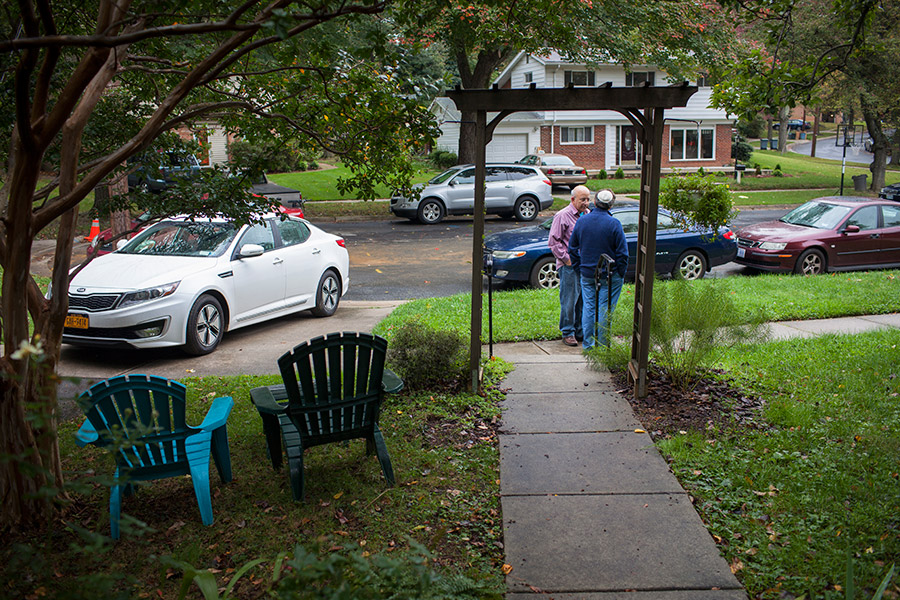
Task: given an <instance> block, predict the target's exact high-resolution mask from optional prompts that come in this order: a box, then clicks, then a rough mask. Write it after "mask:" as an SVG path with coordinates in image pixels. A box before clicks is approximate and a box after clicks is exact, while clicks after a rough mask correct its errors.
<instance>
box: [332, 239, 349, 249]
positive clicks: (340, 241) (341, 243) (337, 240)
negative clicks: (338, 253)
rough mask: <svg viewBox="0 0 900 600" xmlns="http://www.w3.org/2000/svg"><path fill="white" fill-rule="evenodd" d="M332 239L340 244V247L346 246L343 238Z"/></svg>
mask: <svg viewBox="0 0 900 600" xmlns="http://www.w3.org/2000/svg"><path fill="white" fill-rule="evenodd" d="M334 241H335V242H337V245H338V246H340V247H341V248H346V247H347V242H345V241H344V238H338V239H336V240H334Z"/></svg>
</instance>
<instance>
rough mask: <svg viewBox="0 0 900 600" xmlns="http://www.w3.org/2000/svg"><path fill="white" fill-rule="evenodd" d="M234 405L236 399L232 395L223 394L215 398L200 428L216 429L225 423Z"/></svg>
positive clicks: (205, 429)
mask: <svg viewBox="0 0 900 600" xmlns="http://www.w3.org/2000/svg"><path fill="white" fill-rule="evenodd" d="M233 406H234V400H233V399H232V398H231V396H221V397H219V398H216V399H215V400H213V403H212V406H210V407H209V411H207V413H206V416H205V417H204V418H203V422H202V423H200V429H202V430H203V431H215V430H216V429H218V428H219V427H221V426H223V425H225V423H226V422H227V421H228V415H230V414H231V408H232V407H233Z"/></svg>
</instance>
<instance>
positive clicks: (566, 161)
mask: <svg viewBox="0 0 900 600" xmlns="http://www.w3.org/2000/svg"><path fill="white" fill-rule="evenodd" d="M541 162H542V163H544V164H545V165H551V166H555V165H574V164H575V163H573V162H572V159H571V158H569V157H568V156H545V157H544V158H543V159H541Z"/></svg>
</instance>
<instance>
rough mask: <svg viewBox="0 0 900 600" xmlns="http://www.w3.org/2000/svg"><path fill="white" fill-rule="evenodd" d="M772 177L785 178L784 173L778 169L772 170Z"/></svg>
mask: <svg viewBox="0 0 900 600" xmlns="http://www.w3.org/2000/svg"><path fill="white" fill-rule="evenodd" d="M772 177H784V173H783V172H782V171H781V169H779V168H778V167H775V169H773V170H772Z"/></svg>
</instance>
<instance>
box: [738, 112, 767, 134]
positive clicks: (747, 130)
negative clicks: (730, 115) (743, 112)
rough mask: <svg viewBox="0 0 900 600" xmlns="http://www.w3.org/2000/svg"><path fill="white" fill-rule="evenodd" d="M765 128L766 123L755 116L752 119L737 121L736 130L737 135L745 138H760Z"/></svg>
mask: <svg viewBox="0 0 900 600" xmlns="http://www.w3.org/2000/svg"><path fill="white" fill-rule="evenodd" d="M765 127H766V122H765V121H764V120H763V118H762V117H760V116H759V115H756V116H755V117H753V118H752V119H749V120H748V119H741V120H740V121H738V124H737V130H738V133H739V134H741V135H742V136H744V137H745V138H758V137H762V135H763V130H764V129H765Z"/></svg>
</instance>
